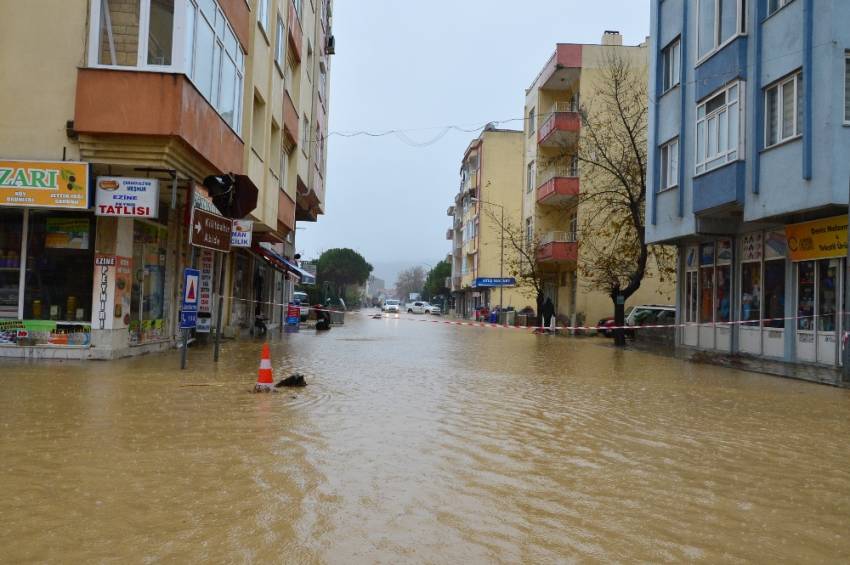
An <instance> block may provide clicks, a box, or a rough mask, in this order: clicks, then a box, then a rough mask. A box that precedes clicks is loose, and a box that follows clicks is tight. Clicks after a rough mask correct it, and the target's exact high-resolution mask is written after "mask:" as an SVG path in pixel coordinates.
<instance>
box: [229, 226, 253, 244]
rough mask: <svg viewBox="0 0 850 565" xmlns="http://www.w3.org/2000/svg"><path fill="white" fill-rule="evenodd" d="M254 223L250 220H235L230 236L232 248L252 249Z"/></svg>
mask: <svg viewBox="0 0 850 565" xmlns="http://www.w3.org/2000/svg"><path fill="white" fill-rule="evenodd" d="M253 229H254V222H252V221H250V220H233V232H232V234H231V236H230V245H231V247H251V232H252V231H253Z"/></svg>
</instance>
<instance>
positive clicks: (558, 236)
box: [540, 231, 578, 246]
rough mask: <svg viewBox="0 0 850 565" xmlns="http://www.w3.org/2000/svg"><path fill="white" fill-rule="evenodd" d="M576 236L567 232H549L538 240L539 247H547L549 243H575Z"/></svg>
mask: <svg viewBox="0 0 850 565" xmlns="http://www.w3.org/2000/svg"><path fill="white" fill-rule="evenodd" d="M577 241H578V234H576V233H575V232H568V231H550V232H546V233H544V234H543V236H542V237H541V238H540V245H541V246H543V245H549V244H550V243H576V242H577Z"/></svg>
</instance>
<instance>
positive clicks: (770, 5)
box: [767, 0, 792, 16]
mask: <svg viewBox="0 0 850 565" xmlns="http://www.w3.org/2000/svg"><path fill="white" fill-rule="evenodd" d="M791 2H792V0H767V15H768V16H769V15H771V14H772V13H774V12H776V11H777V10H779V8H782V7H783V6H786V5H788V4H790V3H791Z"/></svg>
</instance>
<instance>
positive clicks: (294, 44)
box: [288, 1, 304, 63]
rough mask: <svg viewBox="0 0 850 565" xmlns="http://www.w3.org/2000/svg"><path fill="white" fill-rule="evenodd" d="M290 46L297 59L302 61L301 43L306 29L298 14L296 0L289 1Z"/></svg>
mask: <svg viewBox="0 0 850 565" xmlns="http://www.w3.org/2000/svg"><path fill="white" fill-rule="evenodd" d="M288 20H289V46H290V48H291V51H290V53H292V56H293V57H294V58H295V61H296V62H298V63H300V62H301V44H302V43H303V41H304V31H303V30H302V28H301V19H300V18H299V16H298V11H297V10H296V9H295V3H294V1H290V2H289V18H288Z"/></svg>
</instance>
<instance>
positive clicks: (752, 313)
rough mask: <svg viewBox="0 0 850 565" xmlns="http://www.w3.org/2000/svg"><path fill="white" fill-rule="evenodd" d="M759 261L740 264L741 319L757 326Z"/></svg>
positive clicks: (759, 312) (759, 316)
mask: <svg viewBox="0 0 850 565" xmlns="http://www.w3.org/2000/svg"><path fill="white" fill-rule="evenodd" d="M761 290H762V284H761V263H743V264H741V321H743V322H752V323H750V324H745V325H748V326H757V325H758V321H759V320H761Z"/></svg>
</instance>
